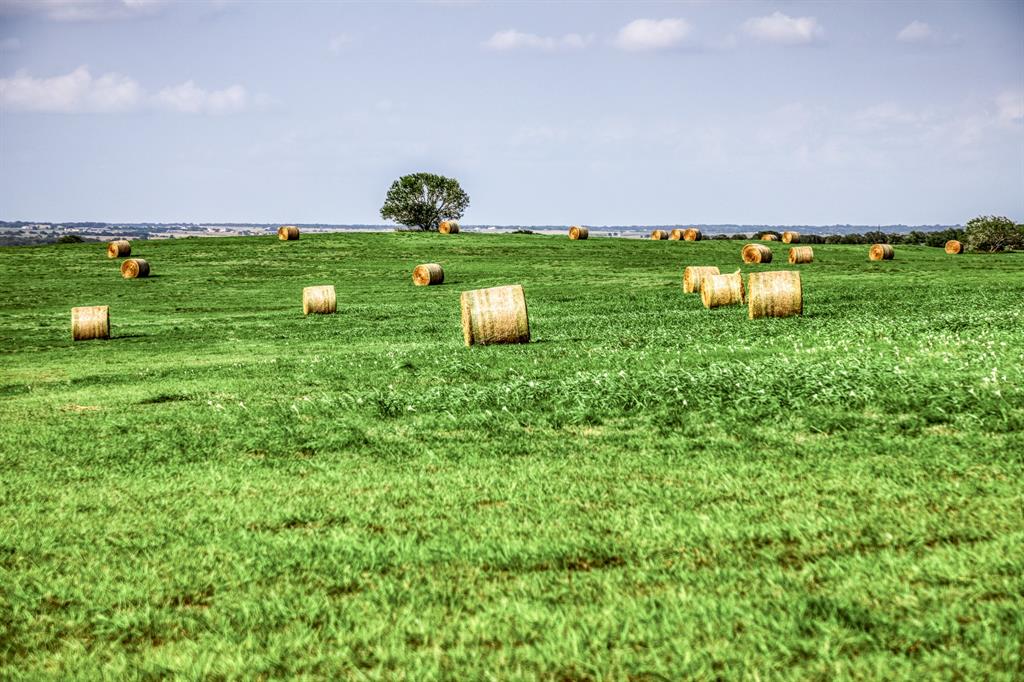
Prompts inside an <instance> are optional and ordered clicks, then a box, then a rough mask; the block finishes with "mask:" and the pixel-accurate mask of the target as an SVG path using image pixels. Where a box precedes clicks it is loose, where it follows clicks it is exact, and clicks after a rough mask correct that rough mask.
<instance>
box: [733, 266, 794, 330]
mask: <svg viewBox="0 0 1024 682" xmlns="http://www.w3.org/2000/svg"><path fill="white" fill-rule="evenodd" d="M749 285H750V288H749V290H748V292H747V301H748V303H749V317H750V319H751V320H756V319H758V318H761V317H790V316H792V315H803V314H804V294H803V288H802V287H801V285H800V273H799V272H797V271H795V270H776V271H774V272H752V273H750V281H749Z"/></svg>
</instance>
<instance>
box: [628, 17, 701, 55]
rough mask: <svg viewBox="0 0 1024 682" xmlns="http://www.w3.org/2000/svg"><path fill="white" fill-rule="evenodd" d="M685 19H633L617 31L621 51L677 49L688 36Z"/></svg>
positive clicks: (688, 26) (687, 26)
mask: <svg viewBox="0 0 1024 682" xmlns="http://www.w3.org/2000/svg"><path fill="white" fill-rule="evenodd" d="M690 31H691V28H690V24H689V22H687V21H686V19H634V20H633V21H631V22H629V23H628V24H626V25H625V26H623V27H622V28H621V29H620V30H619V35H618V36H617V37H616V38H615V46H616V47H618V48H619V49H621V50H637V51H639V50H664V49H668V48H672V47H677V46H678V45H680V44H681V43H682V42H683V41H684V40H686V38H687V36H689V35H690Z"/></svg>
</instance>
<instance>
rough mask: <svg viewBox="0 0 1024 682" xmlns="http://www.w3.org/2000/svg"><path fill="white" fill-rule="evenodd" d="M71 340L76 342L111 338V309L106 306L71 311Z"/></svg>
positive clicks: (86, 307)
mask: <svg viewBox="0 0 1024 682" xmlns="http://www.w3.org/2000/svg"><path fill="white" fill-rule="evenodd" d="M71 338H73V339H74V340H75V341H88V340H89V339H109V338H110V308H109V306H105V305H93V306H85V307H82V308H72V309H71Z"/></svg>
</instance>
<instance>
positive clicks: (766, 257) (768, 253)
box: [740, 244, 772, 263]
mask: <svg viewBox="0 0 1024 682" xmlns="http://www.w3.org/2000/svg"><path fill="white" fill-rule="evenodd" d="M740 255H741V256H742V257H743V262H744V263H771V262H772V250H771V249H769V248H768V247H767V246H765V245H763V244H747V245H746V246H744V247H743V251H741V252H740Z"/></svg>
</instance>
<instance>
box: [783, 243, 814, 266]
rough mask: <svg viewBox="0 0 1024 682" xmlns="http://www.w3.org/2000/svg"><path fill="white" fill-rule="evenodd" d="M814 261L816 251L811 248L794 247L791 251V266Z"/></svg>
mask: <svg viewBox="0 0 1024 682" xmlns="http://www.w3.org/2000/svg"><path fill="white" fill-rule="evenodd" d="M813 260H814V249H812V248H811V247H809V246H794V247H793V248H791V249H790V250H789V264H790V265H799V264H800V263H810V262H811V261H813Z"/></svg>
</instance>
